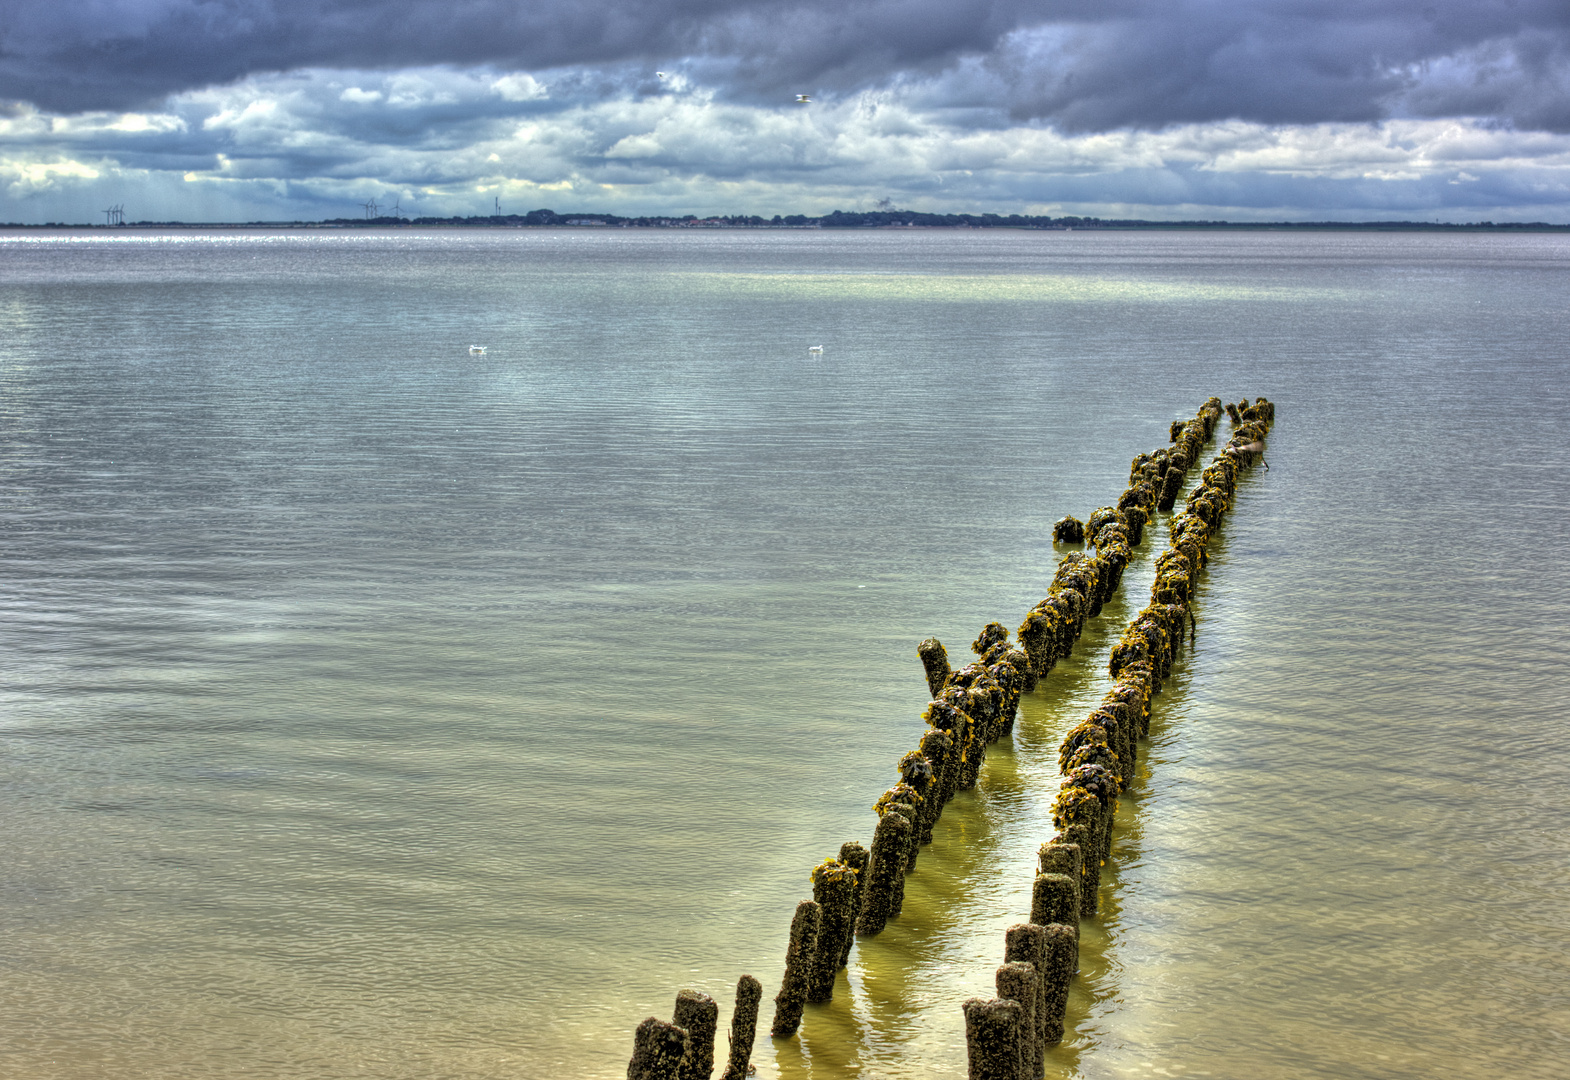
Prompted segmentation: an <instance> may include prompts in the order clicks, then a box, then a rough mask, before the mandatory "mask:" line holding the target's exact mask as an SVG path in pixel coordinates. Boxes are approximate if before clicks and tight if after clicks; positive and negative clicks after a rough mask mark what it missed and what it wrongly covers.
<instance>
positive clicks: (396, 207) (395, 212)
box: [392, 195, 403, 221]
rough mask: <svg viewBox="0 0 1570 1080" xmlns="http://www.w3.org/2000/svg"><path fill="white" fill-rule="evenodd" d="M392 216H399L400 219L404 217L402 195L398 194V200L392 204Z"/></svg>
mask: <svg viewBox="0 0 1570 1080" xmlns="http://www.w3.org/2000/svg"><path fill="white" fill-rule="evenodd" d="M392 216H393V217H395V218H398V219H399V220H400V221H401V220H402V219H403V196H402V195H400V196H398V201H397V202H395V203H393V204H392Z"/></svg>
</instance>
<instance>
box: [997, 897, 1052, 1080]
mask: <svg viewBox="0 0 1570 1080" xmlns="http://www.w3.org/2000/svg"><path fill="white" fill-rule="evenodd" d="M1003 959H1004V960H1006V961H1008V962H1009V963H1017V964H1029V965H1030V966H1031V967H1033V968H1034V969H1035V971H1036V1008H1035V1011H1034V1018H1035V1021H1036V1023H1035V1031H1034V1032H1032V1033H1030V1034H1031V1035H1032V1038H1031V1043H1032V1044H1033V1053H1032V1055H1031V1073H1030V1075H1031V1077H1032V1080H1035V1078H1037V1077H1040V1076H1041V1073H1042V1070H1043V1069H1044V1068H1045V1066H1046V1053H1047V930H1046V927H1044V926H1037V925H1036V924H1035V923H1015V924H1014V925H1013V926H1011V927H1009V928H1008V929H1007V930H1005V931H1004V932H1003ZM1003 996H1006V995H1003ZM1054 1041H1056V1040H1054Z"/></svg>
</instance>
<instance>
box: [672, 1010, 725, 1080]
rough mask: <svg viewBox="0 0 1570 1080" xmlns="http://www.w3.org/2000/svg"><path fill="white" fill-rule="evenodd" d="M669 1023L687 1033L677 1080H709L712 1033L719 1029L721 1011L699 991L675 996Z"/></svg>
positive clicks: (712, 1048) (712, 1058)
mask: <svg viewBox="0 0 1570 1080" xmlns="http://www.w3.org/2000/svg"><path fill="white" fill-rule="evenodd" d="M671 1023H673V1024H675V1025H676V1026H677V1027H680V1028H686V1029H687V1052H686V1053H685V1054H684V1055H682V1059H681V1067H680V1068H679V1069H677V1071H676V1075H677V1078H678V1080H709V1077H710V1076H711V1075H712V1074H713V1073H714V1033H715V1031H716V1030H717V1029H718V1028H719V1026H720V1007H719V1006H718V1005H716V1004H715V1003H714V999H713V998H711V997H710V996H709V995H708V994H705V993H703V992H702V991H701V990H682V991H681V992H679V993H678V994H677V995H676V1012H675V1015H673V1016H672V1017H671Z"/></svg>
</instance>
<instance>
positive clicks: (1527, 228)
mask: <svg viewBox="0 0 1570 1080" xmlns="http://www.w3.org/2000/svg"><path fill="white" fill-rule="evenodd" d="M367 228H369V229H397V228H448V229H451V228H457V229H474V228H481V229H486V228H489V229H531V228H532V229H538V228H623V229H627V228H632V229H1027V230H1056V231H1070V230H1074V229H1081V230H1135V229H1153V230H1169V231H1170V230H1221V231H1233V232H1259V231H1279V230H1292V231H1309V232H1337V231H1343V232H1570V225H1552V224H1549V223H1548V222H1543V221H1532V222H1498V223H1496V222H1492V221H1476V222H1466V223H1446V222H1438V221H1145V220H1143V219H1139V218H1087V217H1072V216H1070V217H1057V218H1055V217H1044V216H1031V215H1025V214H925V213H918V212H916V211H913V210H873V211H866V212H862V211H846V210H835V211H833V212H832V213H828V214H823V215H821V216H818V217H812V216H809V215H805V214H788V215H783V216H782V215H775V216H774V217H772V218H765V217H759V216H756V215H753V216H746V215H730V216H717V217H707V218H700V217H698V216H697V215H696V214H683V215H676V216H656V217H623V216H621V215H619V214H601V213H587V212H583V213H579V212H574V213H565V214H558V213H556V212H555V211H554V210H531V211H530V212H529V213H527V214H495V215H483V216H482V215H476V216H473V217H390V216H383V217H371V218H327V219H324V220H322V221H242V222H236V221H133V222H126V223H124V224H115V225H99V224H92V223H88V224H71V223H68V222H54V221H51V222H45V223H44V224H42V225H26V224H22V223H20V222H5V223H0V229H89V230H102V231H106V232H108V231H116V230H122V229H367Z"/></svg>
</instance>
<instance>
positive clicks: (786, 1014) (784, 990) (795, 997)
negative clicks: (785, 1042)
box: [769, 900, 823, 1039]
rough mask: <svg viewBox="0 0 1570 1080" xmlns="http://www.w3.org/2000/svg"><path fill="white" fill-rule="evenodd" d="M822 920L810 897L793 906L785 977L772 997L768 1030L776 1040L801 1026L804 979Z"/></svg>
mask: <svg viewBox="0 0 1570 1080" xmlns="http://www.w3.org/2000/svg"><path fill="white" fill-rule="evenodd" d="M822 922H823V909H822V908H820V907H818V905H817V904H815V903H813V902H812V901H811V900H803V901H802V902H801V903H799V904H797V905H796V915H795V917H794V918H792V919H791V921H790V948H789V949H787V950H786V952H785V978H784V979H783V980H782V981H781V983H780V992H779V993H778V994H777V995H776V996H775V998H774V1025H773V1027H771V1028H770V1029H769V1034H770V1035H773V1036H774V1037H775V1038H776V1039H786V1038H789V1037H790V1036H792V1035H794V1034H796V1029H797V1028H799V1027H801V1013H802V1010H803V1009H804V1008H805V1007H806V1004H807V980H808V978H809V977H810V975H811V972H812V960H813V956H814V955H815V954H816V952H817V950H818V928H819V927H820V926H821V925H822Z"/></svg>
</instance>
